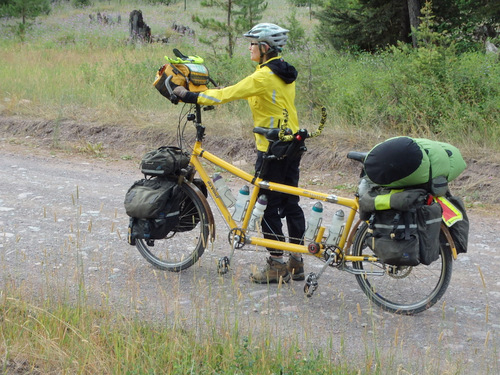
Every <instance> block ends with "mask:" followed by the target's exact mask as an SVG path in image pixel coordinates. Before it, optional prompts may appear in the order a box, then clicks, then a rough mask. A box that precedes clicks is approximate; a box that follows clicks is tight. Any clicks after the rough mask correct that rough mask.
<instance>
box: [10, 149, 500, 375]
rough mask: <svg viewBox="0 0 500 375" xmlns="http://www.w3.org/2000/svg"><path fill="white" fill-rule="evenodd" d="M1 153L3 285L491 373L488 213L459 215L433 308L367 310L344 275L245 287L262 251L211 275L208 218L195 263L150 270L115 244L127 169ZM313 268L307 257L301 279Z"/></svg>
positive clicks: (345, 351)
mask: <svg viewBox="0 0 500 375" xmlns="http://www.w3.org/2000/svg"><path fill="white" fill-rule="evenodd" d="M0 155H1V158H0V180H1V183H0V233H1V237H0V257H1V265H2V267H1V272H0V280H1V284H2V289H4V287H5V286H6V285H16V286H17V287H19V288H20V289H21V290H23V291H25V292H26V293H27V295H36V296H39V297H41V298H55V299H60V300H65V299H66V298H69V299H70V300H74V299H75V298H76V297H77V294H78V290H79V288H78V286H79V285H83V286H84V289H85V291H86V298H87V299H88V301H89V303H93V304H95V305H97V306H100V305H103V306H108V304H109V305H111V306H113V307H114V308H116V310H117V311H119V312H120V313H121V314H123V315H124V316H126V317H138V318H140V319H146V320H151V321H154V322H167V324H176V325H179V326H182V327H185V328H189V329H195V330H196V331H197V332H200V333H203V332H205V331H206V330H208V328H207V327H208V326H210V325H211V324H212V322H217V324H218V327H219V328H220V330H221V332H224V331H225V330H229V329H231V327H234V324H235V322H237V323H238V328H239V330H240V331H241V332H242V335H246V334H249V333H250V332H252V333H253V334H264V335H272V336H279V337H281V338H282V339H283V342H284V343H285V344H286V343H287V342H290V341H293V340H297V341H298V342H299V343H300V345H301V346H303V349H304V350H314V349H316V348H320V347H321V348H323V349H324V350H326V351H328V352H330V353H332V354H333V355H334V356H335V358H336V359H337V360H338V361H339V362H341V363H344V364H349V365H350V366H352V365H354V366H356V364H359V368H360V369H362V370H363V371H364V366H365V363H366V362H367V359H368V358H378V359H379V360H380V361H382V362H383V364H384V369H385V370H387V369H392V370H394V371H396V370H398V369H399V370H401V369H404V370H402V371H401V373H419V374H421V373H433V374H435V373H464V374H486V373H490V374H496V373H500V357H499V353H500V276H499V275H500V272H499V270H500V255H499V254H496V247H497V246H499V244H500V234H499V231H500V220H499V219H498V215H494V214H493V213H486V214H485V213H484V211H481V210H479V209H474V210H471V211H470V212H469V216H470V219H471V233H470V240H469V252H468V253H467V254H461V255H460V256H459V258H458V260H457V261H455V262H454V265H453V267H454V269H453V277H452V281H451V285H450V287H449V288H448V291H447V292H446V294H445V296H444V297H443V299H442V300H441V301H440V302H438V304H437V305H436V306H434V307H433V308H431V309H429V310H427V311H425V312H423V313H421V314H419V315H417V316H413V317H406V316H398V315H394V314H390V313H386V312H383V311H381V310H380V309H378V308H377V307H372V306H370V304H369V301H368V299H367V298H366V297H365V296H364V294H362V292H361V290H360V289H359V287H358V285H357V282H356V280H355V278H354V276H352V275H350V274H347V273H343V272H339V271H337V270H333V269H332V270H329V271H328V272H326V275H325V276H324V277H323V278H322V279H321V280H320V287H319V289H318V291H317V292H316V294H315V295H314V296H313V298H310V299H308V298H306V297H305V296H304V294H303V283H302V282H292V283H290V284H289V285H284V286H283V287H281V288H278V287H277V286H270V287H268V286H260V285H254V284H251V283H250V282H249V280H248V275H249V273H250V264H252V263H257V264H259V265H261V264H263V263H264V259H265V257H266V253H265V251H262V250H261V251H255V250H253V251H250V250H246V251H239V252H237V254H236V255H235V258H234V261H233V270H232V272H231V273H230V274H228V275H225V276H223V277H221V276H218V275H217V271H216V261H217V259H218V258H219V257H220V256H223V255H228V252H229V248H228V245H227V240H226V238H227V230H226V227H225V225H223V224H222V223H220V218H219V217H218V213H217V212H214V214H216V220H218V221H219V224H218V233H217V240H216V242H215V244H214V245H213V247H211V248H210V249H209V250H208V251H207V252H206V253H205V255H204V256H203V257H202V258H201V260H200V261H199V262H198V263H197V264H196V265H195V266H193V267H191V268H190V269H188V270H186V271H184V272H182V273H170V272H162V271H157V270H155V269H154V268H153V267H152V266H151V265H150V264H149V263H147V262H146V261H145V260H144V259H143V258H142V257H141V256H140V254H139V253H138V251H137V250H136V249H135V248H134V247H132V246H130V245H128V244H127V242H126V238H125V234H126V228H127V224H128V218H127V216H126V215H125V212H124V209H123V197H124V195H125V192H126V190H127V189H128V187H129V186H130V185H131V184H132V182H133V181H135V180H137V179H139V178H141V175H140V172H139V170H138V169H137V167H136V165H135V164H134V163H132V162H130V161H123V160H119V161H117V160H112V161H111V160H108V161H102V160H97V159H92V158H88V159H86V158H84V157H83V156H76V157H75V156H71V157H70V156H66V155H65V154H63V153H55V154H50V153H49V152H48V151H46V150H43V149H38V150H35V151H33V152H27V150H26V149H25V148H23V147H21V146H16V145H12V144H10V143H7V142H6V141H5V140H0ZM304 204H306V203H304ZM321 266H322V263H321V262H319V261H317V260H315V259H306V268H307V269H306V272H310V271H314V270H315V271H318V270H319V268H320V267H321ZM391 372H392V371H391ZM394 373H395V372H394Z"/></svg>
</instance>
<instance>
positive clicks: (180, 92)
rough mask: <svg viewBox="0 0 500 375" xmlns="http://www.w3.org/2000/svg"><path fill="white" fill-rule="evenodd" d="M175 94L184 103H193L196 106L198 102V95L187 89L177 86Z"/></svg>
mask: <svg viewBox="0 0 500 375" xmlns="http://www.w3.org/2000/svg"><path fill="white" fill-rule="evenodd" d="M173 93H174V94H175V95H177V96H178V97H179V98H180V99H181V100H182V101H183V102H184V103H193V104H196V103H197V102H198V93H197V92H191V91H189V90H188V89H186V88H185V87H184V86H177V87H176V88H175V89H174V90H173Z"/></svg>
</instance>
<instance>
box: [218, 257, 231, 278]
mask: <svg viewBox="0 0 500 375" xmlns="http://www.w3.org/2000/svg"><path fill="white" fill-rule="evenodd" d="M229 265H230V261H229V258H228V257H226V256H224V257H222V258H219V262H218V264H217V272H218V273H219V275H224V274H226V273H227V272H228V271H229Z"/></svg>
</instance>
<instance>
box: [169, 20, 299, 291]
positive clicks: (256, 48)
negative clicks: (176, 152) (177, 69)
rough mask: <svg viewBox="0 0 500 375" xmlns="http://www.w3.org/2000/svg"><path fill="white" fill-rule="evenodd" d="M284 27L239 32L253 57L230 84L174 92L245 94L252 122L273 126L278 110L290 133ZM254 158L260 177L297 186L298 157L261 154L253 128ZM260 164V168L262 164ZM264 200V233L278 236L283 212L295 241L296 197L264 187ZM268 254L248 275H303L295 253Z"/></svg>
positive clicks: (214, 100)
mask: <svg viewBox="0 0 500 375" xmlns="http://www.w3.org/2000/svg"><path fill="white" fill-rule="evenodd" d="M288 32H289V30H287V29H284V28H282V27H280V26H278V25H275V24H272V23H259V24H258V25H256V26H254V27H253V28H252V29H251V30H250V31H248V32H247V33H245V34H244V36H245V38H247V40H249V41H250V47H249V50H250V58H251V60H252V61H255V62H257V63H258V65H257V67H256V70H255V72H254V73H253V74H251V75H250V76H248V77H246V78H244V79H243V80H241V81H240V82H238V83H236V84H235V85H233V86H228V87H225V88H221V89H209V90H206V91H204V92H200V93H195V92H190V91H188V90H186V89H185V88H184V87H182V86H178V87H176V88H175V89H174V93H175V94H176V95H177V96H178V97H180V98H181V99H182V101H184V102H186V103H197V104H202V105H217V104H223V103H226V102H229V101H233V100H238V99H247V100H248V104H249V105H250V109H251V111H252V115H253V121H254V126H255V127H264V128H276V127H279V126H280V122H281V121H283V116H284V115H283V110H284V109H286V110H287V112H288V127H289V128H290V129H291V130H292V132H293V133H295V132H297V131H298V130H299V122H298V117H297V110H296V108H295V103H294V102H295V80H296V78H297V70H296V69H295V68H294V67H293V66H292V65H290V64H288V63H287V62H285V61H284V60H283V59H282V57H281V56H280V53H281V51H282V48H283V46H284V45H285V44H286V41H287V39H288V35H287V33H288ZM255 143H256V146H257V160H256V163H255V170H256V171H260V173H261V174H260V177H261V178H263V179H265V180H269V181H273V182H278V183H283V184H287V185H293V186H298V182H299V164H300V157H296V158H285V159H282V160H267V159H264V155H265V153H266V152H267V150H268V146H269V142H268V141H267V139H266V138H265V136H263V135H260V134H255ZM263 167H264V168H263ZM266 196H267V198H268V205H267V208H266V210H265V213H264V217H263V220H262V231H263V232H264V237H265V238H271V239H278V240H281V241H284V240H285V239H284V235H283V230H282V223H281V219H282V218H286V222H287V228H288V234H289V237H290V242H293V243H301V239H302V236H303V234H304V230H305V219H304V212H303V211H302V208H301V207H300V206H299V197H296V196H291V195H287V194H284V193H278V192H272V191H267V192H266ZM268 250H269V253H270V256H269V259H268V260H267V264H266V266H265V267H264V268H263V269H262V270H261V271H258V272H255V273H252V274H251V275H250V279H251V280H252V281H253V282H256V283H268V282H269V283H272V282H278V281H279V280H280V278H281V279H282V280H283V281H284V282H287V281H288V280H289V279H290V278H292V279H293V280H304V262H303V259H302V257H301V256H300V255H296V254H294V253H292V254H290V258H289V259H288V262H287V263H285V261H284V259H283V251H281V250H275V249H268Z"/></svg>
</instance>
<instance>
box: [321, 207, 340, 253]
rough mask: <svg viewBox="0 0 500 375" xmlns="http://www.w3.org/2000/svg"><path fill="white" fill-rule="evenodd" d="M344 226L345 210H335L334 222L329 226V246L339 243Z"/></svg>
mask: <svg viewBox="0 0 500 375" xmlns="http://www.w3.org/2000/svg"><path fill="white" fill-rule="evenodd" d="M344 226H345V224H344V211H342V210H338V211H337V212H335V215H333V220H332V224H331V225H330V228H328V237H327V238H326V242H325V243H326V245H327V246H336V245H338V244H339V241H340V236H342V232H343V231H344Z"/></svg>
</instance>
